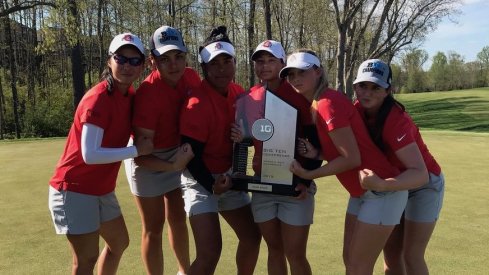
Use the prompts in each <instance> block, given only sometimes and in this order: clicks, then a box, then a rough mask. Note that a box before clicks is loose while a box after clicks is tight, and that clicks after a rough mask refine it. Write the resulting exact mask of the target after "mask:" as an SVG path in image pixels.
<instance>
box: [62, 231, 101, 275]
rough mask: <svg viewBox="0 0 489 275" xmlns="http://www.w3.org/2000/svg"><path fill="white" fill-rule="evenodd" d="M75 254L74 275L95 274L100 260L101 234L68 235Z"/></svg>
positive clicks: (72, 271)
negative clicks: (96, 265) (94, 271)
mask: <svg viewBox="0 0 489 275" xmlns="http://www.w3.org/2000/svg"><path fill="white" fill-rule="evenodd" d="M66 237H67V238H68V241H69V243H70V246H71V252H72V254H73V266H72V270H71V274H72V275H86V274H90V275H92V274H93V269H94V268H95V264H96V263H97V258H98V252H99V248H98V241H99V232H98V231H95V232H92V233H88V234H81V235H70V234H69V235H66Z"/></svg>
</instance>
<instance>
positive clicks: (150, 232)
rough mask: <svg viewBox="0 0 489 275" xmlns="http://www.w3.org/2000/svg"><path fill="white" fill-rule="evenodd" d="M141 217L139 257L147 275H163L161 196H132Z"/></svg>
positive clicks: (163, 220) (163, 206)
mask: <svg viewBox="0 0 489 275" xmlns="http://www.w3.org/2000/svg"><path fill="white" fill-rule="evenodd" d="M134 198H135V199H136V204H137V206H138V209H139V215H140V216H141V222H142V232H141V257H142V258H143V262H144V265H145V268H146V272H147V273H148V274H163V270H164V262H163V250H162V232H163V224H164V223H165V203H164V200H163V196H157V197H138V196H134Z"/></svg>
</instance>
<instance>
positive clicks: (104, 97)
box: [77, 93, 110, 129]
mask: <svg viewBox="0 0 489 275" xmlns="http://www.w3.org/2000/svg"><path fill="white" fill-rule="evenodd" d="M109 107H110V102H109V98H108V94H107V93H89V94H87V95H86V96H84V97H83V99H82V101H81V102H80V104H79V105H78V109H79V110H78V111H77V112H78V113H79V114H80V123H81V124H84V123H90V124H93V125H96V126H98V127H100V128H102V129H107V128H108V126H109V121H110V111H109Z"/></svg>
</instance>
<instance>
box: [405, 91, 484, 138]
mask: <svg viewBox="0 0 489 275" xmlns="http://www.w3.org/2000/svg"><path fill="white" fill-rule="evenodd" d="M396 99H398V100H399V101H400V102H401V103H403V104H404V105H405V106H406V110H407V111H408V112H409V113H410V114H411V115H412V117H413V119H414V121H416V123H417V124H418V126H419V127H421V128H430V129H438V130H457V131H473V132H486V133H487V132H489V88H479V89H472V90H460V91H449V92H431V93H418V94H398V95H396Z"/></svg>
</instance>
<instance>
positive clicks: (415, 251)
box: [404, 220, 436, 275]
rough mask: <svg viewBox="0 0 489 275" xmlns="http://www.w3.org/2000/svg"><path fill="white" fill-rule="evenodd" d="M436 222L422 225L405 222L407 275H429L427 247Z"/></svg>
mask: <svg viewBox="0 0 489 275" xmlns="http://www.w3.org/2000/svg"><path fill="white" fill-rule="evenodd" d="M435 225H436V221H435V222H429V223H420V222H413V221H409V220H405V224H404V244H405V245H404V260H405V262H406V270H407V274H416V275H427V274H429V271H428V266H427V265H426V261H425V259H424V255H425V252H426V247H427V246H428V242H429V241H430V238H431V234H432V233H433V230H434V229H435Z"/></svg>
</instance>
